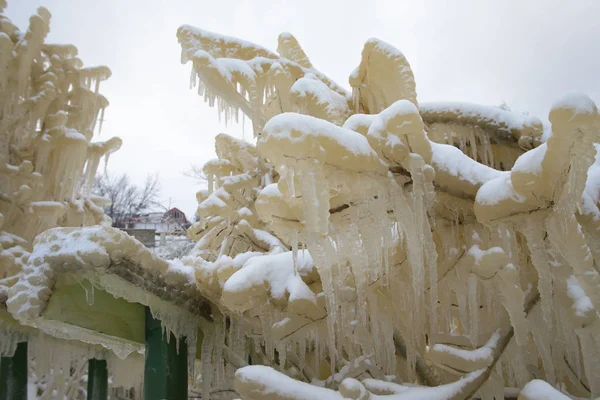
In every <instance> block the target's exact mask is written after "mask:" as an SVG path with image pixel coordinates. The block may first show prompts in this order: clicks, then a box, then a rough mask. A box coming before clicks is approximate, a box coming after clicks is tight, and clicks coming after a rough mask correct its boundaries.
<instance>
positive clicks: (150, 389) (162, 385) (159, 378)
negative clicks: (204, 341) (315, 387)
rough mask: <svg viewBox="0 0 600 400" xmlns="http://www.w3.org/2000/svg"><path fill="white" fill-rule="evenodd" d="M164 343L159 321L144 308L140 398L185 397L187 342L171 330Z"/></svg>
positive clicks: (173, 399) (172, 399) (176, 399)
mask: <svg viewBox="0 0 600 400" xmlns="http://www.w3.org/2000/svg"><path fill="white" fill-rule="evenodd" d="M170 335H171V337H170V339H169V341H168V343H167V340H166V338H164V337H163V330H162V327H161V325H160V321H159V320H156V319H154V318H153V317H152V314H151V313H150V309H149V308H148V307H146V335H145V336H146V360H145V365H144V400H186V399H187V396H188V365H187V342H186V340H185V339H184V338H180V340H179V349H177V340H176V338H175V336H174V335H173V334H172V333H171V334H170Z"/></svg>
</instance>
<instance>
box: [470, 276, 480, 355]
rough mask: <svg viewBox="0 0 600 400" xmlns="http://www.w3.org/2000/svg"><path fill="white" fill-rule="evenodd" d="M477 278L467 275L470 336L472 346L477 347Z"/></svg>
mask: <svg viewBox="0 0 600 400" xmlns="http://www.w3.org/2000/svg"><path fill="white" fill-rule="evenodd" d="M477 281H478V279H477V276H476V275H475V274H473V273H471V274H469V282H468V289H469V317H470V323H469V328H470V336H471V343H472V344H473V346H477V341H478V338H479V300H478V297H477V284H478V282H477Z"/></svg>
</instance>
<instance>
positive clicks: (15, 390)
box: [0, 342, 27, 400]
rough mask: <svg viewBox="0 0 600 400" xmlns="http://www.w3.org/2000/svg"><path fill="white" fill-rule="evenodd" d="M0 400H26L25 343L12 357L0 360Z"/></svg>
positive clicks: (19, 346)
mask: <svg viewBox="0 0 600 400" xmlns="http://www.w3.org/2000/svg"><path fill="white" fill-rule="evenodd" d="M0 399H2V400H27V342H22V343H19V344H18V345H17V350H16V351H15V354H14V355H13V356H12V357H2V358H1V359H0Z"/></svg>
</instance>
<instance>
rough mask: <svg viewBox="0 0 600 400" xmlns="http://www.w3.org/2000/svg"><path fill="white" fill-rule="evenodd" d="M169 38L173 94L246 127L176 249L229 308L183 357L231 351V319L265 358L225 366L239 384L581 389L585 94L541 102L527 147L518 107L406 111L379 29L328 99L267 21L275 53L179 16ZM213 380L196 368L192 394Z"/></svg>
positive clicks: (393, 391) (588, 296)
mask: <svg viewBox="0 0 600 400" xmlns="http://www.w3.org/2000/svg"><path fill="white" fill-rule="evenodd" d="M177 36H178V39H179V42H180V44H181V46H182V62H184V63H185V62H191V63H192V64H193V66H192V76H191V82H190V86H197V87H198V90H199V94H200V95H203V96H204V98H205V100H206V101H208V102H209V104H210V105H216V106H217V107H218V111H219V115H220V116H224V117H225V119H226V120H232V119H236V120H237V119H238V115H239V113H240V112H241V113H243V114H244V115H245V116H247V117H248V118H250V119H251V121H252V125H253V128H254V134H255V138H256V146H254V145H251V144H248V143H245V142H242V141H240V140H237V139H233V138H231V137H229V136H226V135H223V134H221V135H218V136H217V138H216V149H217V156H218V158H217V159H215V160H212V161H209V162H208V163H207V164H206V165H205V167H204V169H203V171H204V172H205V174H206V176H207V177H208V190H206V191H202V192H199V193H198V201H199V209H198V213H199V214H200V215H201V216H202V220H201V221H200V222H198V223H196V224H194V226H192V228H191V229H190V236H191V237H192V238H194V239H195V240H198V243H197V245H196V248H195V250H194V251H192V253H191V255H190V256H188V257H186V258H184V259H183V260H182V261H183V262H184V263H186V264H189V265H193V266H194V267H195V271H196V272H195V273H196V283H197V285H198V288H199V289H200V291H201V292H202V293H203V294H204V295H205V296H207V297H208V298H210V299H211V300H212V301H213V302H214V303H215V304H216V305H217V306H218V308H219V309H220V311H221V313H222V314H223V315H224V318H225V320H227V321H230V324H229V323H228V324H226V325H225V326H224V327H223V328H219V329H218V332H220V333H219V334H218V335H217V337H216V338H215V337H211V338H210V341H206V342H205V344H206V345H207V347H206V349H205V348H204V345H203V358H204V356H205V355H209V356H210V354H211V353H210V351H211V350H210V347H214V348H215V349H219V348H222V346H223V345H224V344H225V345H229V346H232V344H233V343H232V342H231V340H232V337H231V336H228V334H227V331H228V330H229V329H233V327H234V326H235V327H236V332H238V334H239V331H238V330H239V329H240V327H241V331H242V332H243V333H242V337H245V338H246V340H247V341H248V345H247V346H246V347H243V348H242V349H245V353H244V354H241V357H240V358H241V359H242V360H245V359H248V355H249V354H250V359H251V361H252V364H264V365H267V366H269V367H266V366H254V365H253V366H247V367H244V368H241V369H238V370H237V372H236V373H235V388H236V390H237V393H238V394H239V395H240V396H241V397H242V398H248V399H308V398H311V399H326V398H331V399H334V398H342V397H343V398H353V399H368V398H375V397H377V398H379V397H378V396H382V398H390V399H413V398H419V399H464V398H470V397H473V396H477V397H481V398H484V399H493V398H496V399H498V398H503V397H504V395H505V394H507V395H509V396H510V394H509V393H510V392H511V391H512V392H514V390H515V389H519V388H524V387H525V389H524V390H523V391H522V392H521V394H520V396H521V398H523V399H533V398H541V397H539V396H542V395H543V394H545V393H549V392H554V395H555V396H561V395H560V394H559V393H558V392H557V391H556V390H561V391H563V392H568V393H570V394H571V395H575V396H581V397H590V396H592V397H595V396H598V395H600V375H599V373H600V350H599V349H600V343H599V341H598V338H599V337H600V322H598V310H600V308H599V307H600V297H598V293H600V276H599V274H598V269H599V267H598V265H599V264H598V261H597V260H600V247H599V243H600V240H599V239H600V237H599V233H600V222H599V221H600V219H599V218H600V213H599V212H598V200H599V199H598V197H599V196H598V192H599V187H600V179H599V177H600V175H599V173H600V167H599V163H598V161H595V158H594V157H595V154H596V150H597V145H596V144H595V143H597V142H598V141H599V139H600V116H599V114H598V110H597V107H596V105H595V104H594V103H593V102H592V101H591V100H590V99H589V98H588V97H586V96H585V95H569V96H566V97H564V98H563V99H561V100H559V101H557V102H556V103H555V104H554V106H553V107H552V110H551V112H550V115H549V119H550V122H551V124H552V131H553V134H552V136H551V138H550V139H549V140H548V141H547V142H546V143H542V140H541V138H542V133H543V127H542V123H541V121H540V120H539V119H538V118H535V117H531V116H528V115H521V114H516V113H513V112H511V111H510V110H508V109H505V108H502V107H487V106H481V105H474V104H465V103H435V104H428V103H419V102H418V101H417V91H416V86H415V82H414V78H413V74H412V71H411V69H410V66H409V63H408V61H407V60H406V58H405V57H404V55H403V54H402V53H401V52H400V51H398V50H397V49H395V48H394V47H393V46H391V45H389V44H387V43H385V42H383V41H381V40H378V39H370V40H368V41H367V42H366V44H365V46H364V49H363V53H362V59H361V62H360V65H359V66H358V68H356V69H355V70H354V71H353V72H352V73H351V75H350V79H349V82H350V86H351V87H352V91H351V92H348V91H346V90H345V89H344V88H343V87H342V86H340V85H338V84H336V83H335V82H333V81H332V80H331V79H329V78H328V77H327V76H326V75H324V74H323V73H322V72H320V71H319V70H317V69H316V68H315V67H314V66H313V65H312V63H311V62H310V60H309V59H308V57H307V56H306V54H305V53H304V51H303V50H302V48H301V47H300V45H299V44H298V42H297V40H296V39H295V38H294V37H293V36H292V35H290V34H287V33H284V34H281V35H280V36H279V41H278V49H277V51H278V53H274V52H272V51H270V50H268V49H265V48H263V47H261V46H258V45H255V44H252V43H249V42H246V41H243V40H240V39H237V38H233V37H228V36H223V35H219V34H214V33H211V32H207V31H204V30H200V29H197V28H193V27H190V26H182V27H180V28H179V30H178V33H177ZM236 340H239V337H238V339H236ZM219 342H220V344H219ZM213 355H214V353H213ZM212 360H213V363H214V362H215V358H214V357H213V359H212ZM216 362H217V364H218V363H224V364H225V366H228V365H229V366H231V365H230V364H229V363H228V362H227V360H224V359H222V358H220V357H218V358H217V360H216ZM207 366H208V365H205V367H207ZM217 368H220V367H217ZM221 368H222V367H221ZM224 378H225V376H224V375H222V374H221V375H217V376H214V375H213V377H211V376H210V375H205V376H203V379H204V387H205V389H204V390H205V391H204V394H205V395H207V394H208V393H209V392H208V391H209V389H210V386H211V381H212V384H217V385H220V384H221V383H222V382H221V380H222V379H224ZM535 378H539V379H543V380H545V381H546V382H548V384H549V385H548V384H544V383H541V382H540V381H532V380H533V379H535ZM529 381H532V382H530V383H528V382H529ZM552 388H554V389H552ZM557 398H559V397H557Z"/></svg>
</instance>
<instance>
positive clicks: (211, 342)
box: [200, 326, 215, 399]
mask: <svg viewBox="0 0 600 400" xmlns="http://www.w3.org/2000/svg"><path fill="white" fill-rule="evenodd" d="M202 333H204V338H203V340H202V347H201V349H200V352H201V355H200V357H201V358H202V398H203V399H210V389H211V386H212V385H211V383H212V368H213V366H212V352H213V348H214V346H215V332H214V326H210V327H207V328H206V329H204V330H203V331H202Z"/></svg>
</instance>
